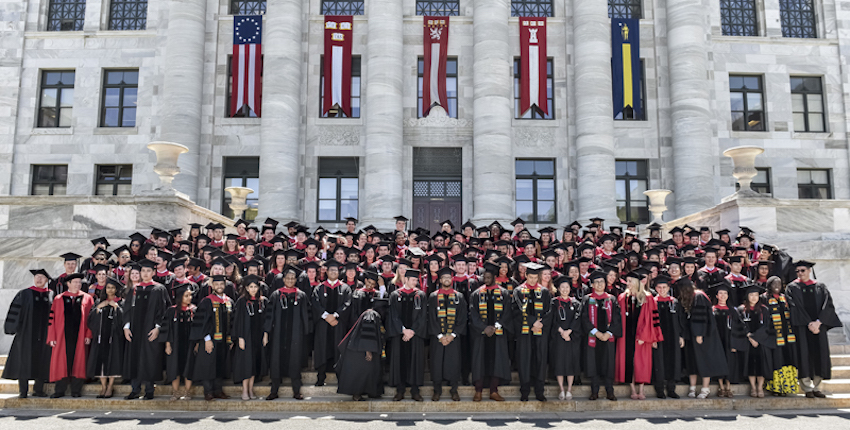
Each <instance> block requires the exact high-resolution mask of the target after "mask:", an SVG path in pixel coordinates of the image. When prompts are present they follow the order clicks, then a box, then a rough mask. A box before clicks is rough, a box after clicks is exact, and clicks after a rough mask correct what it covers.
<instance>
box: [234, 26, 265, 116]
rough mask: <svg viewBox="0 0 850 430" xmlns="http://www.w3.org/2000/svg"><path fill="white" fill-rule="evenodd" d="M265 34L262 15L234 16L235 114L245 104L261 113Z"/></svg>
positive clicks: (258, 113) (255, 111)
mask: <svg viewBox="0 0 850 430" xmlns="http://www.w3.org/2000/svg"><path fill="white" fill-rule="evenodd" d="M262 36H263V17H262V15H249V16H234V17H233V57H232V59H231V68H232V69H231V76H232V77H233V81H232V83H231V85H230V91H231V94H230V115H231V116H235V115H236V114H237V113H238V112H239V111H240V110H241V109H242V108H243V107H245V106H247V107H248V108H249V109H251V111H253V112H254V114H256V115H257V116H258V117H259V116H260V95H261V94H262V93H263V88H262V82H261V81H260V74H261V73H262V70H263V58H262V53H263V49H262V48H263V45H262Z"/></svg>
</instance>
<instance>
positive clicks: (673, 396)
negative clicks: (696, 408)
mask: <svg viewBox="0 0 850 430" xmlns="http://www.w3.org/2000/svg"><path fill="white" fill-rule="evenodd" d="M667 397H669V398H671V399H678V398H679V395H678V394H676V392H675V391H668V392H667Z"/></svg>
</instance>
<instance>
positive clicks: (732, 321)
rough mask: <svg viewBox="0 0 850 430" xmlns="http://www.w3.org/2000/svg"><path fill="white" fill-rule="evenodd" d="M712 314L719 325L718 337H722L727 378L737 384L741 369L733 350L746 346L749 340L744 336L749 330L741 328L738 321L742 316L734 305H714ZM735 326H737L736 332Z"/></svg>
mask: <svg viewBox="0 0 850 430" xmlns="http://www.w3.org/2000/svg"><path fill="white" fill-rule="evenodd" d="M712 314H713V315H714V322H715V323H716V326H717V337H719V338H720V344H721V345H723V354H724V356H725V357H726V365H727V369H728V370H729V373H728V374H727V375H726V379H728V380H730V381H732V382H735V383H736V384H737V383H738V382H739V380H740V375H741V370H740V369H739V368H738V367H737V360H736V358H735V353H733V352H732V350H733V349H738V348H746V346H747V343H748V342H747V340H746V339H745V338H744V337H746V334H747V332H746V331H744V330H743V329H742V328H740V326H741V323H740V321H738V320H739V319H740V316H739V315H738V313H737V312H736V311H735V308H734V307H733V308H730V307H727V306H723V307H719V306H714V307H712ZM733 328H735V330H734V332H733V330H732V329H733ZM733 335H734V336H733ZM742 342H743V343H742ZM744 379H746V378H744Z"/></svg>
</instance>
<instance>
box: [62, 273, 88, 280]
mask: <svg viewBox="0 0 850 430" xmlns="http://www.w3.org/2000/svg"><path fill="white" fill-rule="evenodd" d="M85 277H86V275H83V274H82V273H73V274H70V275H68V276H66V277H65V282H70V281H73V280H74V279H83V278H85Z"/></svg>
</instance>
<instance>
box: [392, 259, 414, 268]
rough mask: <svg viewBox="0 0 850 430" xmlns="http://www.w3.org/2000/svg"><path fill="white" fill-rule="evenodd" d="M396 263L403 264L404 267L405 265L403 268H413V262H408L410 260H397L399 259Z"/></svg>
mask: <svg viewBox="0 0 850 430" xmlns="http://www.w3.org/2000/svg"><path fill="white" fill-rule="evenodd" d="M396 263H398V264H404V265H405V266H407V267H413V262H412V261H410V260H408V259H406V258H399V259H398V260H397V261H396Z"/></svg>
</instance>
